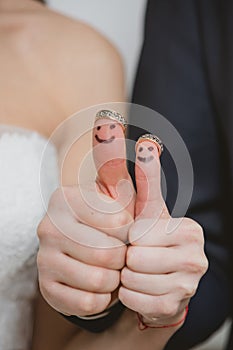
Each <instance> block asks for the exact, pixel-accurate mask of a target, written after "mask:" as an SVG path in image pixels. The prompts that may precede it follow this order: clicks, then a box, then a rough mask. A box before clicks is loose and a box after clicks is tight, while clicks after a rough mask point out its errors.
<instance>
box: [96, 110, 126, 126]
mask: <svg viewBox="0 0 233 350" xmlns="http://www.w3.org/2000/svg"><path fill="white" fill-rule="evenodd" d="M99 119H111V120H114V121H116V122H118V123H119V124H120V125H121V127H122V129H123V131H124V132H125V131H126V127H127V121H126V119H125V118H124V117H123V116H122V115H121V114H120V113H117V112H115V111H113V110H109V109H102V110H100V111H99V112H97V113H96V116H95V120H99Z"/></svg>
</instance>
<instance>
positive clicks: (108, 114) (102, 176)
mask: <svg viewBox="0 0 233 350" xmlns="http://www.w3.org/2000/svg"><path fill="white" fill-rule="evenodd" d="M125 129H126V120H125V119H124V117H123V116H121V115H120V114H119V113H117V112H114V111H111V110H101V111H99V112H98V113H97V115H96V120H95V125H94V128H93V158H94V162H95V166H96V169H97V179H96V183H97V185H98V186H99V189H100V191H101V192H102V193H104V194H107V195H109V196H110V197H111V198H113V199H116V200H118V201H119V202H120V203H121V204H123V205H124V206H127V207H128V210H129V211H130V212H132V216H133V211H134V209H133V208H134V203H133V198H134V188H133V183H132V180H131V177H130V175H129V172H128V169H127V164H126V145H125Z"/></svg>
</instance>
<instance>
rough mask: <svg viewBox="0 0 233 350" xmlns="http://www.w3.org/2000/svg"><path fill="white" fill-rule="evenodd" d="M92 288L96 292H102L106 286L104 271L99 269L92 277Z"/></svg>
mask: <svg viewBox="0 0 233 350" xmlns="http://www.w3.org/2000/svg"><path fill="white" fill-rule="evenodd" d="M91 281H92V282H91V283H92V287H93V289H94V290H95V291H102V290H103V289H104V287H105V284H106V272H105V271H103V270H102V269H98V270H96V271H95V273H94V274H93V275H92V276H91Z"/></svg>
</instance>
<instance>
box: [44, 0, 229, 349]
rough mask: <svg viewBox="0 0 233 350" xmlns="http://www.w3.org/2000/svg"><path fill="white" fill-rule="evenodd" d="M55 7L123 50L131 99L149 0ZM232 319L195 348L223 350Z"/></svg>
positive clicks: (73, 0) (75, 0)
mask: <svg viewBox="0 0 233 350" xmlns="http://www.w3.org/2000/svg"><path fill="white" fill-rule="evenodd" d="M47 3H48V5H49V6H50V7H51V8H53V9H54V10H57V11H60V12H62V13H63V14H66V15H68V16H71V17H73V18H76V19H79V20H82V21H84V22H86V23H88V24H90V25H91V26H92V27H94V28H96V29H97V30H98V31H99V32H101V33H102V34H103V35H104V36H106V37H107V38H108V39H109V40H110V41H111V42H112V43H113V44H114V45H115V46H116V48H117V49H118V51H119V52H120V53H121V55H122V57H123V61H124V65H125V74H126V84H127V91H128V98H129V99H130V97H131V94H132V88H133V83H134V78H135V74H136V69H137V63H138V59H139V55H140V50H141V45H142V40H143V28H144V15H145V10H146V3H147V1H146V0H127V1H125V0H98V1H96V0H66V1H64V0H48V1H47ZM229 328H230V321H226V323H225V324H224V326H223V327H221V329H220V330H219V331H218V332H216V334H213V336H212V337H211V339H209V340H208V341H207V342H205V343H204V344H202V345H200V346H198V347H196V348H195V349H193V350H224V349H225V344H226V339H227V336H228V332H229Z"/></svg>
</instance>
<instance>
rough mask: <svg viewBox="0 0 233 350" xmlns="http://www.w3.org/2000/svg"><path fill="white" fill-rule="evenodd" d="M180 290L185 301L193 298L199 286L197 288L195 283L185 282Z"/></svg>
mask: <svg viewBox="0 0 233 350" xmlns="http://www.w3.org/2000/svg"><path fill="white" fill-rule="evenodd" d="M178 289H179V292H180V294H181V296H182V298H183V299H184V298H191V297H192V296H193V295H194V294H195V293H196V290H197V286H195V285H194V284H193V283H188V282H184V281H183V282H182V283H181V284H180V286H179V288H178Z"/></svg>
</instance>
